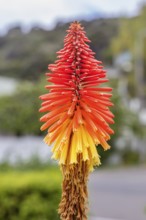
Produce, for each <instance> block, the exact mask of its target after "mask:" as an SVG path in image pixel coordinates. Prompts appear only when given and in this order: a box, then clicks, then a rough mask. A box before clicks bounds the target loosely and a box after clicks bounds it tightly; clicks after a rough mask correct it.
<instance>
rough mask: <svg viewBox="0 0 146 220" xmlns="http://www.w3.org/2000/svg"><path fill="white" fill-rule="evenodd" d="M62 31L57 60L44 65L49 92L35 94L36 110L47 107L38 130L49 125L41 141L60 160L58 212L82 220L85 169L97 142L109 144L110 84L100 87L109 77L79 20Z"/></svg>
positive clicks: (94, 159)
mask: <svg viewBox="0 0 146 220" xmlns="http://www.w3.org/2000/svg"><path fill="white" fill-rule="evenodd" d="M67 32H68V34H67V36H66V37H65V40H64V48H63V49H61V50H60V51H59V52H57V54H58V60H57V61H56V62H55V63H54V64H50V65H49V67H48V69H49V70H50V72H49V73H47V74H46V75H47V77H48V79H47V80H48V82H51V83H52V84H51V85H50V84H49V85H47V86H46V89H49V93H47V94H44V95H42V96H40V98H41V99H42V100H43V102H42V107H41V108H40V112H47V113H46V114H45V115H44V116H43V117H41V119H40V120H41V122H44V124H43V125H42V127H41V130H45V129H48V133H47V135H46V137H45V139H44V141H45V143H46V144H48V145H49V146H50V145H52V144H53V147H52V153H53V155H52V158H54V159H56V160H58V161H59V164H60V166H61V169H62V173H63V184H62V199H61V202H60V205H59V214H60V217H61V219H62V220H74V219H77V220H83V219H84V220H85V219H87V216H86V206H87V197H88V195H87V180H88V174H89V172H90V171H92V170H93V168H94V166H96V165H100V156H99V154H98V151H97V148H98V147H97V146H98V145H101V146H102V147H103V148H104V150H107V149H109V148H110V146H109V145H108V143H107V141H108V140H109V139H110V135H111V134H113V130H112V129H111V128H110V127H109V124H112V123H114V121H113V117H114V115H113V114H112V113H111V112H110V110H109V107H110V106H112V105H113V104H112V103H111V101H110V97H111V93H109V92H111V91H112V89H111V88H109V87H100V85H101V84H102V83H105V82H107V81H108V80H107V79H105V77H106V72H105V70H103V66H102V65H101V64H102V63H101V61H98V60H96V59H95V57H94V52H92V50H91V49H90V48H89V46H88V44H87V43H88V42H90V40H89V39H88V38H87V37H86V35H85V31H84V30H83V27H82V26H81V25H80V23H78V22H74V23H72V24H71V25H70V28H69V30H68V31H67Z"/></svg>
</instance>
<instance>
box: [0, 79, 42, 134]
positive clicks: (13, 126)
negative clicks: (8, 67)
mask: <svg viewBox="0 0 146 220" xmlns="http://www.w3.org/2000/svg"><path fill="white" fill-rule="evenodd" d="M45 92H46V91H45V89H44V80H42V81H41V82H39V83H38V82H34V83H28V82H21V84H20V87H18V89H17V91H16V93H15V94H13V95H11V96H3V97H0V122H1V123H0V133H3V134H4V133H6V134H8V133H9V134H15V135H18V136H19V135H24V134H35V135H40V134H41V132H40V123H39V118H40V113H39V112H38V109H39V108H40V103H41V102H40V100H39V96H40V95H41V94H43V93H45Z"/></svg>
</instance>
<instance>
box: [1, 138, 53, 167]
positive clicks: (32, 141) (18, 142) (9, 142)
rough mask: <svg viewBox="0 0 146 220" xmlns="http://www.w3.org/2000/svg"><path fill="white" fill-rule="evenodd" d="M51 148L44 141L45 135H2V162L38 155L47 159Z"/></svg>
mask: <svg viewBox="0 0 146 220" xmlns="http://www.w3.org/2000/svg"><path fill="white" fill-rule="evenodd" d="M50 155H51V148H50V147H48V146H47V145H46V144H45V143H44V142H43V137H37V136H22V137H15V136H0V162H2V161H5V160H6V161H9V162H10V163H15V162H17V161H27V160H29V159H30V158H32V157H33V156H37V157H38V159H40V160H41V161H44V162H45V161H47V160H48V159H49V158H50Z"/></svg>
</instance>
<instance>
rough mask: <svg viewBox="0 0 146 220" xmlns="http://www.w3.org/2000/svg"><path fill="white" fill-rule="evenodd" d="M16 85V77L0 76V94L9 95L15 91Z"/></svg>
mask: <svg viewBox="0 0 146 220" xmlns="http://www.w3.org/2000/svg"><path fill="white" fill-rule="evenodd" d="M17 85H18V81H17V80H16V79H13V78H9V77H4V76H0V95H11V94H12V93H13V92H15V90H16V87H17Z"/></svg>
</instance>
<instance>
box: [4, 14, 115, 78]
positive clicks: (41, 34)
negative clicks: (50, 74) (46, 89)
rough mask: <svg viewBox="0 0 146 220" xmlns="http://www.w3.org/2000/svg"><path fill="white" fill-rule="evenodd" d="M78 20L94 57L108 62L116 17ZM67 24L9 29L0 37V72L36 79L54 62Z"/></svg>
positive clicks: (110, 56)
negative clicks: (28, 28) (25, 29)
mask: <svg viewBox="0 0 146 220" xmlns="http://www.w3.org/2000/svg"><path fill="white" fill-rule="evenodd" d="M81 23H82V24H83V26H84V27H85V30H86V32H87V36H88V37H89V39H90V40H91V41H92V43H91V48H92V49H93V50H94V51H95V52H96V56H97V58H98V59H102V60H104V62H106V63H110V62H111V59H112V53H111V51H110V50H109V48H110V43H111V39H112V38H113V37H114V36H115V35H116V33H117V32H118V24H119V19H114V18H111V19H97V20H93V21H89V22H85V21H83V22H81ZM68 27H69V23H66V24H62V23H60V24H58V25H57V26H56V27H55V29H53V30H50V31H47V30H43V29H42V28H38V27H33V28H32V29H31V30H30V32H29V33H23V32H22V30H21V28H20V27H15V28H12V29H10V30H9V31H8V33H7V34H6V35H5V36H1V37H0V51H1V53H0V75H5V76H11V77H17V78H21V79H37V78H39V77H40V74H41V73H43V72H45V71H47V66H48V64H49V63H52V62H54V60H55V58H56V51H58V50H59V49H61V48H62V46H63V39H64V36H65V35H66V30H67V29H68Z"/></svg>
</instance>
